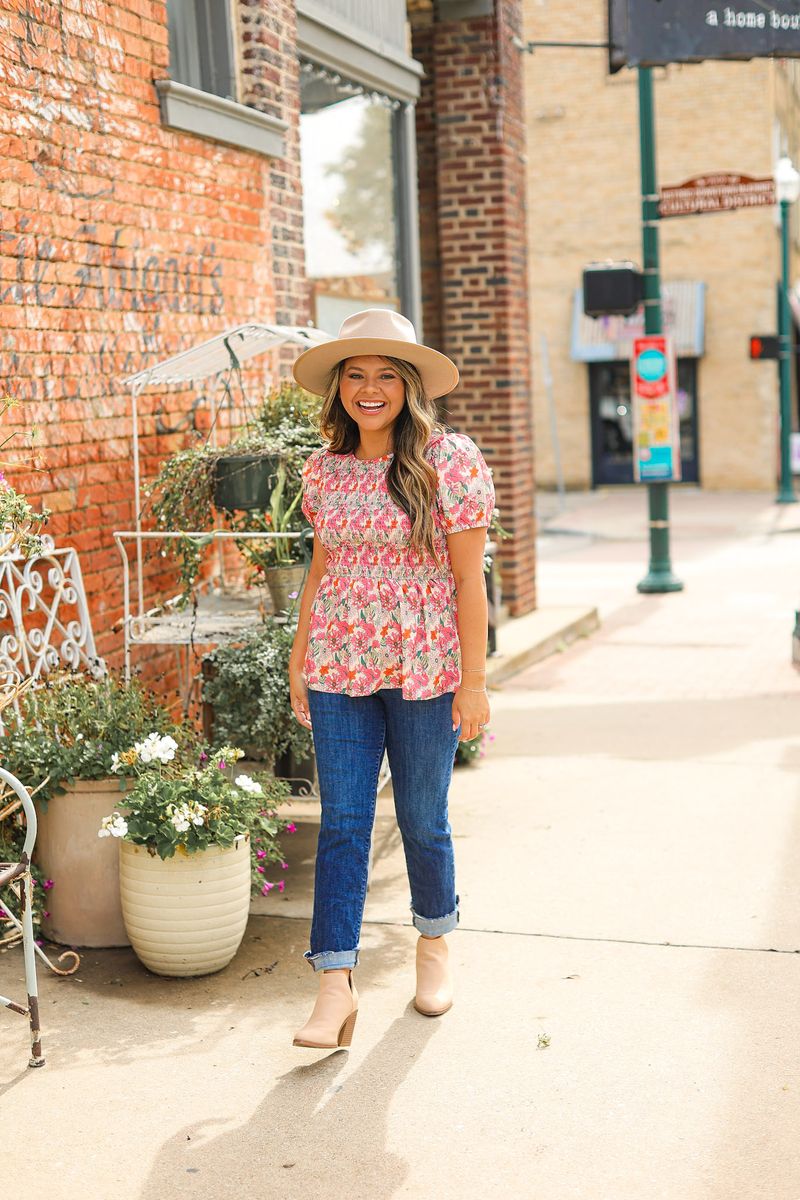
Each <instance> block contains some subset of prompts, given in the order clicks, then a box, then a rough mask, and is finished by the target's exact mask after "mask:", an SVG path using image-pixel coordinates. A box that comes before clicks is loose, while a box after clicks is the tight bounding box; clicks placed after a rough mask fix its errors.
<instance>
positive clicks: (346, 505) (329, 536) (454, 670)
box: [303, 432, 494, 700]
mask: <svg viewBox="0 0 800 1200" xmlns="http://www.w3.org/2000/svg"><path fill="white" fill-rule="evenodd" d="M425 457H426V458H427V459H428V461H429V462H430V463H431V464H432V465H433V466H434V467H435V468H436V472H437V474H438V476H439V488H438V495H437V499H436V504H435V507H434V539H435V544H436V549H437V552H438V554H439V557H440V560H441V565H439V564H438V563H437V562H436V561H435V559H434V558H433V557H432V556H431V555H430V554H429V553H427V552H424V553H423V552H420V551H418V550H412V548H411V546H410V537H411V522H410V521H409V519H408V516H407V515H406V513H405V512H403V510H402V509H401V508H399V507H398V505H396V504H395V502H394V500H393V499H392V497H391V496H390V494H389V490H388V487H387V485H386V472H387V470H388V467H389V463H390V462H391V459H392V455H391V454H385V455H383V457H381V458H373V459H358V458H356V457H355V455H354V454H352V453H351V454H332V453H331V452H330V451H328V450H326V449H324V448H322V449H320V450H315V451H314V452H313V453H312V454H311V455H310V456H309V458H308V459H307V460H306V462H305V464H304V466H303V512H304V513H305V515H306V517H307V518H308V520H309V521H310V522H311V524H312V525H313V526H314V532H315V535H316V536H317V537H318V538H319V539H320V541H321V543H322V545H323V547H324V549H325V550H326V552H327V555H328V561H327V570H326V573H325V574H324V575H323V576H322V579H321V580H320V584H319V588H318V590H317V594H316V596H315V597H314V604H313V607H312V610H311V625H310V630H309V638H308V652H307V654H306V660H305V676H306V682H307V684H308V686H309V687H310V688H312V689H314V690H316V691H322V692H344V693H346V694H347V695H348V696H368V695H371V694H372V693H373V692H376V691H378V689H379V688H401V689H402V693H403V698H404V699H405V700H431V699H433V698H434V697H435V696H440V695H442V694H443V693H445V692H452V691H454V690H455V689H456V688H457V687H458V685H459V683H460V682H461V648H460V645H459V641H458V629H457V626H456V590H455V580H454V579H453V571H452V566H451V563H450V555H449V553H448V548H447V535H448V534H450V533H459V532H461V531H462V530H464V529H476V528H479V527H481V526H488V525H489V523H490V521H491V517H492V511H493V509H494V487H493V485H492V477H491V475H490V473H489V468H488V467H487V466H486V463H485V462H484V460H483V456H482V454H481V452H480V450H479V449H478V447H477V446H476V445H475V443H474V442H473V441H472V440H471V439H470V438H468V437H467V436H466V435H465V434H458V433H449V432H448V433H444V434H434V435H433V437H432V438H431V440H430V442H429V443H428V446H427V448H426V450H425Z"/></svg>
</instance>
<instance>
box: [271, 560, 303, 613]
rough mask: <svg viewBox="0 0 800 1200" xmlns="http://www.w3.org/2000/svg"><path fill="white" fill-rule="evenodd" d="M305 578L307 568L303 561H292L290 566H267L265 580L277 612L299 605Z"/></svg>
mask: <svg viewBox="0 0 800 1200" xmlns="http://www.w3.org/2000/svg"><path fill="white" fill-rule="evenodd" d="M305 579H306V568H305V566H304V565H303V563H292V565H291V566H289V567H267V569H266V570H265V571H264V582H265V583H266V585H267V587H268V588H269V594H270V597H271V598H272V606H273V608H274V609H275V612H276V613H282V612H288V610H289V609H292V608H296V607H297V606H298V605H299V603H300V597H301V595H302V592H303V584H304V583H305Z"/></svg>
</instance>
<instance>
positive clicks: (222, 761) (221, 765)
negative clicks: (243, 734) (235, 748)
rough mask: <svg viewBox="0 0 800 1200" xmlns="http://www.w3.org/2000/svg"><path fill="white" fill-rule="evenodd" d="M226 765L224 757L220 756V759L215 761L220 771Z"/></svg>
mask: <svg viewBox="0 0 800 1200" xmlns="http://www.w3.org/2000/svg"><path fill="white" fill-rule="evenodd" d="M226 765H227V764H226V762H225V759H224V758H221V759H220V760H219V762H218V763H217V766H218V767H219V769H220V771H224V770H225V767H226Z"/></svg>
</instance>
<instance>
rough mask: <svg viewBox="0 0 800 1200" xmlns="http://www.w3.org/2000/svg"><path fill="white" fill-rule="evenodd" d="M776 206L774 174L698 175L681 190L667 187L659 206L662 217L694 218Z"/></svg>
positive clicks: (687, 181)
mask: <svg viewBox="0 0 800 1200" xmlns="http://www.w3.org/2000/svg"><path fill="white" fill-rule="evenodd" d="M773 204H775V180H774V179H773V178H772V176H771V175H769V176H767V177H766V178H764V179H754V178H753V177H752V175H733V174H730V173H724V172H720V173H718V174H716V175H697V176H696V177H695V178H694V179H687V180H686V182H685V183H681V184H679V185H678V187H663V188H662V189H661V200H660V202H659V205H658V215H659V216H660V217H690V216H694V215H696V214H697V213H715V212H730V211H732V210H733V209H734V208H761V207H764V206H767V205H773Z"/></svg>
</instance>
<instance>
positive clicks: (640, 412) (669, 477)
mask: <svg viewBox="0 0 800 1200" xmlns="http://www.w3.org/2000/svg"><path fill="white" fill-rule="evenodd" d="M631 384H632V386H631V393H632V398H633V474H634V479H635V480H636V482H637V483H672V482H676V481H677V480H679V479H680V478H681V449H680V446H681V443H680V427H679V421H678V405H677V394H676V392H677V389H676V383H675V352H674V348H673V346H672V343H671V341H670V339H669V338H667V337H662V336H661V335H660V334H650V335H648V336H646V337H640V338H634V340H633V353H632V356H631Z"/></svg>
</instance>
